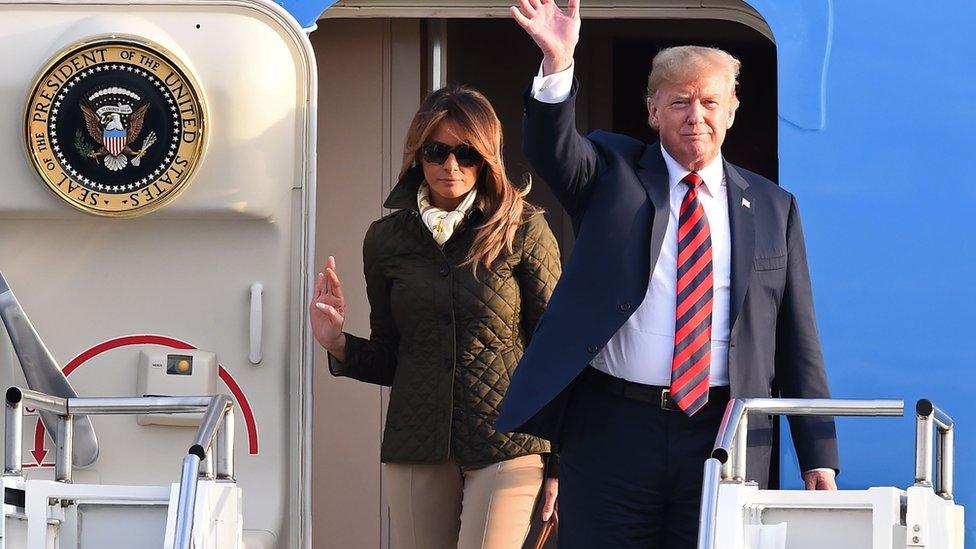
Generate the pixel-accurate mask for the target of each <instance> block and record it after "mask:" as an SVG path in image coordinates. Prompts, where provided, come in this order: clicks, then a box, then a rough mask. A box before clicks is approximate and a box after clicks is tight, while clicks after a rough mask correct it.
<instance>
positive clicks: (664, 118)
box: [647, 72, 735, 171]
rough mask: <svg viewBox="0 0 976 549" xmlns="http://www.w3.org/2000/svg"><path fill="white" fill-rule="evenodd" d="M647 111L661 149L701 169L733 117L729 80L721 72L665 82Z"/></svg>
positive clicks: (719, 143) (709, 158)
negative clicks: (675, 82) (685, 80)
mask: <svg viewBox="0 0 976 549" xmlns="http://www.w3.org/2000/svg"><path fill="white" fill-rule="evenodd" d="M647 111H648V122H649V123H650V124H651V127H653V128H655V129H656V130H658V131H659V132H660V134H661V143H662V144H663V145H664V150H666V151H668V154H670V155H671V157H672V158H674V159H675V160H677V161H678V163H680V164H681V165H682V166H684V167H685V168H687V169H688V170H692V171H695V170H700V169H702V168H704V167H705V166H706V165H708V163H709V162H711V161H712V160H713V159H714V158H715V157H716V156H717V155H718V153H719V150H720V149H721V148H722V142H723V141H725V132H726V131H727V130H728V129H729V128H731V127H732V121H733V120H734V119H735V99H734V97H733V96H732V84H731V82H729V79H728V76H727V75H726V74H724V73H722V72H712V73H711V74H706V75H705V76H702V77H698V78H696V79H694V80H692V81H690V82H685V83H680V84H670V83H669V84H665V85H664V86H662V87H661V89H659V90H658V91H657V93H656V94H655V95H654V97H652V98H651V99H649V100H648V101H647Z"/></svg>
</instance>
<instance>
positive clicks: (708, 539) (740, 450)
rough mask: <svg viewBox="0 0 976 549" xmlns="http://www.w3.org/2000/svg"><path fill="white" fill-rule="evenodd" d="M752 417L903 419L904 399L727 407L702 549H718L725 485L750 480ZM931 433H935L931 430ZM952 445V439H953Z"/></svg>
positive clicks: (710, 474) (706, 486)
mask: <svg viewBox="0 0 976 549" xmlns="http://www.w3.org/2000/svg"><path fill="white" fill-rule="evenodd" d="M749 414H768V415H785V416H903V415H904V414H905V403H904V401H901V400H855V399H829V398H734V399H731V400H730V401H729V403H728V405H727V406H726V407H725V414H724V415H723V416H722V423H721V424H720V425H719V429H718V435H717V436H716V438H715V446H714V448H713V449H712V454H711V457H710V458H708V459H707V460H706V461H705V473H704V478H703V482H702V500H701V514H700V516H699V523H698V549H714V548H715V516H716V513H717V511H718V488H719V484H720V483H722V482H736V483H744V482H745V481H746V449H747V448H748V441H747V436H748V431H749ZM929 432H931V430H929ZM950 442H951V439H950Z"/></svg>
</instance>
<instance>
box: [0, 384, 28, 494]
mask: <svg viewBox="0 0 976 549" xmlns="http://www.w3.org/2000/svg"><path fill="white" fill-rule="evenodd" d="M3 424H4V431H3V434H4V445H3V475H4V476H20V475H21V474H22V473H23V469H24V462H23V460H24V458H23V455H24V454H23V452H24V449H23V444H24V439H23V427H24V395H23V393H21V392H20V389H18V388H16V387H11V388H9V389H7V395H6V406H5V408H4V415H3Z"/></svg>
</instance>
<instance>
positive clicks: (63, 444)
mask: <svg viewBox="0 0 976 549" xmlns="http://www.w3.org/2000/svg"><path fill="white" fill-rule="evenodd" d="M73 428H74V418H73V417H72V416H70V415H64V416H60V415H59V416H58V437H57V440H56V441H55V452H54V480H56V481H58V482H71V469H72V466H73V463H72V456H71V437H72V436H73V434H74V433H73V431H74V429H73Z"/></svg>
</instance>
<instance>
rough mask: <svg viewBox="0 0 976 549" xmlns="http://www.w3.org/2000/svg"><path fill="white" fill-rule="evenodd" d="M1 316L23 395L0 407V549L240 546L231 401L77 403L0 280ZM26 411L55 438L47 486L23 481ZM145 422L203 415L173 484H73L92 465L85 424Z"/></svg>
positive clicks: (93, 448) (92, 441) (93, 447)
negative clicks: (124, 418)
mask: <svg viewBox="0 0 976 549" xmlns="http://www.w3.org/2000/svg"><path fill="white" fill-rule="evenodd" d="M0 317H2V319H3V325H4V328H6V332H7V335H8V336H9V337H10V340H11V343H12V344H13V348H14V350H15V352H16V354H17V358H18V360H19V362H20V365H21V367H22V369H23V371H24V377H25V379H26V380H27V383H28V385H29V386H30V387H31V388H30V389H24V388H20V387H10V388H9V389H7V392H6V394H5V398H4V400H5V410H4V446H3V458H4V465H3V477H2V480H3V520H2V521H0V549H83V548H99V549H104V548H110V549H153V548H164V549H190V548H191V547H193V548H196V549H218V548H219V549H239V548H242V547H243V546H244V544H243V518H242V517H243V513H242V502H241V489H240V488H239V487H238V486H237V483H236V482H235V480H234V403H233V401H232V400H231V399H230V397H228V396H226V395H209V396H142V397H100V398H91V397H88V398H79V397H78V396H77V395H76V393H75V391H74V389H73V388H72V387H71V385H70V384H69V383H68V380H67V378H66V377H65V376H64V374H63V373H62V371H61V368H60V366H59V365H58V364H57V363H56V362H55V361H54V358H53V357H52V356H51V353H50V352H49V351H48V350H47V347H45V345H44V343H43V342H42V341H41V338H40V337H39V336H38V334H37V332H36V331H35V330H34V327H33V325H32V324H31V322H30V319H29V318H28V317H27V315H26V313H24V311H23V309H22V308H21V306H20V303H19V302H18V301H17V298H16V297H15V296H14V293H13V291H12V290H11V289H10V288H9V287H8V285H7V282H6V280H5V279H4V278H3V275H0ZM25 409H31V410H34V411H36V412H37V413H38V415H39V416H40V418H41V420H42V421H43V423H44V425H45V427H46V429H47V431H48V432H49V433H51V434H52V435H53V436H52V438H53V440H54V443H55V452H54V453H55V463H54V480H47V479H41V478H27V477H25V475H24V464H23V450H24V449H23V435H24V429H23V423H24V413H25ZM143 414H198V415H199V414H202V418H201V419H200V425H199V427H198V429H197V432H196V436H195V437H194V438H193V440H192V441H191V442H190V444H189V445H188V447H187V448H188V449H187V451H186V454H185V456H184V457H183V463H182V469H181V472H180V476H179V479H180V480H179V482H177V483H172V484H167V485H162V486H160V485H155V486H138V485H111V484H101V483H74V482H72V481H73V474H74V469H75V467H76V466H77V467H86V466H89V465H91V464H93V463H94V462H95V460H96V459H97V458H98V442H97V440H96V438H95V431H94V429H93V427H92V423H91V420H90V418H89V416H93V415H143ZM136 450H138V449H136ZM176 471H177V469H176V466H175V464H174V468H173V472H174V473H175V472H176Z"/></svg>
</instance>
